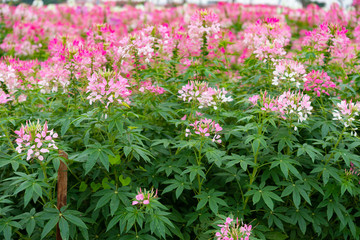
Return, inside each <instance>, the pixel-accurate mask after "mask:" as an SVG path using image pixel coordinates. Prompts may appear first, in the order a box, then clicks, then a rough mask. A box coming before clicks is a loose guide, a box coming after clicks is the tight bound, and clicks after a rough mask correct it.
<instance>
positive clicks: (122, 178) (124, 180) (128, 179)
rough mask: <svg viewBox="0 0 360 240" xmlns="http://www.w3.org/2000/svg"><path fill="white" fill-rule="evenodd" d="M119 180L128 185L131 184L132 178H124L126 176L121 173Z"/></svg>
mask: <svg viewBox="0 0 360 240" xmlns="http://www.w3.org/2000/svg"><path fill="white" fill-rule="evenodd" d="M119 181H120V182H121V184H122V185H123V186H124V187H125V186H127V185H129V184H130V183H131V178H130V177H126V178H125V179H124V176H123V175H122V174H121V175H120V176H119Z"/></svg>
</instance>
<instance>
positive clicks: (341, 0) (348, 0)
mask: <svg viewBox="0 0 360 240" xmlns="http://www.w3.org/2000/svg"><path fill="white" fill-rule="evenodd" d="M0 1H2V2H6V3H9V4H12V5H18V4H20V3H26V4H30V5H31V4H33V2H34V1H42V2H43V4H45V5H46V4H56V3H65V2H67V1H69V0H0ZM70 1H72V2H76V3H80V4H84V3H92V4H97V3H99V2H101V1H111V2H117V3H118V4H119V5H123V4H130V5H137V4H141V3H145V2H152V3H154V4H155V5H160V6H165V5H179V4H185V3H188V4H198V5H203V6H206V5H210V4H216V3H218V2H236V3H242V4H268V5H281V6H286V7H291V8H302V7H306V6H307V5H309V4H312V3H313V4H317V5H319V6H320V7H322V8H325V9H328V8H329V7H330V6H331V4H333V3H338V4H339V5H340V6H342V7H344V8H348V7H350V6H351V5H352V2H353V0H227V1H224V0H101V1H100V0H70Z"/></svg>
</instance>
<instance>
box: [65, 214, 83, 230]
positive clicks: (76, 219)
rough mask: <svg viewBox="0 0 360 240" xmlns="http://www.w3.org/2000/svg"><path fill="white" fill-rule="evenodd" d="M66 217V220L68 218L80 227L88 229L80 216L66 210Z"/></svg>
mask: <svg viewBox="0 0 360 240" xmlns="http://www.w3.org/2000/svg"><path fill="white" fill-rule="evenodd" d="M64 217H65V219H66V220H68V221H69V222H71V223H72V224H75V225H76V226H78V227H80V228H84V229H87V226H86V224H85V223H84V222H83V221H82V220H81V219H80V218H79V217H77V216H74V215H72V214H68V213H66V212H65V213H64Z"/></svg>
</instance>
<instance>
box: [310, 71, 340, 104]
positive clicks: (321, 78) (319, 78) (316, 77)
mask: <svg viewBox="0 0 360 240" xmlns="http://www.w3.org/2000/svg"><path fill="white" fill-rule="evenodd" d="M304 88H305V90H306V91H314V92H315V93H316V95H317V96H318V97H320V95H321V94H322V93H324V94H326V95H328V96H329V95H330V94H329V90H332V89H335V88H336V84H335V83H334V82H332V81H331V78H330V77H329V76H328V75H327V73H326V72H324V71H323V70H322V71H321V72H320V71H315V70H312V71H311V72H310V73H309V74H308V75H307V76H306V81H305V83H304Z"/></svg>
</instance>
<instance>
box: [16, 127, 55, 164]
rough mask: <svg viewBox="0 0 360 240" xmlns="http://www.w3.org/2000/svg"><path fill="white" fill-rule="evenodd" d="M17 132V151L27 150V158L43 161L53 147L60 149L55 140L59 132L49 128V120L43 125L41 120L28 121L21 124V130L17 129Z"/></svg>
mask: <svg viewBox="0 0 360 240" xmlns="http://www.w3.org/2000/svg"><path fill="white" fill-rule="evenodd" d="M15 134H16V135H18V138H17V139H16V140H15V141H16V143H17V145H18V146H17V147H16V151H17V152H18V153H21V152H22V151H24V150H25V151H27V158H26V160H28V161H29V160H30V159H32V158H37V159H39V160H40V161H43V160H44V156H43V155H44V154H45V153H49V152H50V150H51V149H58V148H57V146H56V145H55V141H54V138H57V137H58V134H57V133H54V131H53V130H50V131H49V130H48V126H47V122H45V124H44V125H41V124H40V123H39V120H38V121H37V122H36V123H32V122H30V121H28V122H26V125H25V126H23V125H22V126H21V128H20V130H18V131H15Z"/></svg>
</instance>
